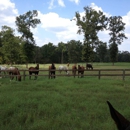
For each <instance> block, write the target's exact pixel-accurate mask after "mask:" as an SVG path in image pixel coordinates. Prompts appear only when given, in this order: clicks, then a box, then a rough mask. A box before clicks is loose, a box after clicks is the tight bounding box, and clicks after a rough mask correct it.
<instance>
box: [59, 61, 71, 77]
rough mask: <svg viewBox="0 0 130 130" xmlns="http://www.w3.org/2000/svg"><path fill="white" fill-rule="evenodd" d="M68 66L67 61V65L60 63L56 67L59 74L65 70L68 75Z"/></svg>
mask: <svg viewBox="0 0 130 130" xmlns="http://www.w3.org/2000/svg"><path fill="white" fill-rule="evenodd" d="M68 67H69V63H68V64H67V66H64V65H60V66H59V68H58V70H59V72H60V74H61V72H62V71H65V72H66V74H67V75H68V74H69V71H68Z"/></svg>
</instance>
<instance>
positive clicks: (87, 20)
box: [75, 7, 107, 62]
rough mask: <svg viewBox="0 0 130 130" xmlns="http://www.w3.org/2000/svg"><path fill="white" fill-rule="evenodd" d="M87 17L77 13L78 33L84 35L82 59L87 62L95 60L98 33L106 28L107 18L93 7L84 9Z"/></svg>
mask: <svg viewBox="0 0 130 130" xmlns="http://www.w3.org/2000/svg"><path fill="white" fill-rule="evenodd" d="M84 11H85V15H84V16H82V17H81V15H80V14H79V12H76V14H75V17H76V19H75V20H76V24H77V26H78V27H79V29H78V31H77V33H78V34H81V33H83V34H84V46H83V52H82V53H83V54H82V56H83V57H82V59H83V60H84V61H86V62H89V61H92V60H93V56H92V55H93V52H94V48H95V46H96V45H97V44H98V36H97V34H98V32H99V31H102V30H103V29H105V28H106V25H107V17H106V16H105V15H104V14H103V12H101V11H98V12H97V11H96V10H94V9H92V8H91V7H84Z"/></svg>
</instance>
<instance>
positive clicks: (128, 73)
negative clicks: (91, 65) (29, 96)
mask: <svg viewBox="0 0 130 130" xmlns="http://www.w3.org/2000/svg"><path fill="white" fill-rule="evenodd" d="M2 71H3V70H1V71H0V77H1V76H7V74H5V75H4V73H2ZM19 71H20V72H23V74H21V76H22V77H23V80H25V77H26V76H29V72H28V71H29V70H23V69H21V70H19ZM55 71H56V72H57V71H60V70H55ZM68 71H71V72H72V69H69V70H68ZM4 72H8V70H7V71H4ZM26 72H28V74H26ZM40 72H48V73H46V74H39V75H38V76H48V77H49V78H50V73H49V70H47V69H39V73H40ZM85 72H86V73H85ZM95 72H97V73H96V74H95ZM103 72H107V73H103ZM110 72H120V73H118V74H115V73H110ZM76 73H78V71H76ZM8 76H9V75H8ZM55 76H73V77H74V78H75V77H76V76H78V77H79V76H80V74H69V75H67V74H56V75H55ZM83 76H97V77H98V79H101V76H121V77H122V79H123V80H125V77H126V76H130V69H94V70H84V75H83Z"/></svg>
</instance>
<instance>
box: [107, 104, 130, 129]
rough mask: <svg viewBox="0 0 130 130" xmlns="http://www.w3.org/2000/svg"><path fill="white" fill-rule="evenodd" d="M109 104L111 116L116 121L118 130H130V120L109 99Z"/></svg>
mask: <svg viewBox="0 0 130 130" xmlns="http://www.w3.org/2000/svg"><path fill="white" fill-rule="evenodd" d="M107 104H108V106H109V110H110V114H111V117H112V118H113V120H114V121H115V123H116V126H117V128H118V130H130V121H128V120H127V119H125V117H124V116H122V115H121V114H120V113H119V112H118V111H117V110H115V108H114V107H113V106H112V105H111V103H110V102H109V101H107Z"/></svg>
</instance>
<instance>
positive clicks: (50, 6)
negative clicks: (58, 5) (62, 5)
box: [48, 0, 55, 9]
mask: <svg viewBox="0 0 130 130" xmlns="http://www.w3.org/2000/svg"><path fill="white" fill-rule="evenodd" d="M54 7H55V6H54V0H51V1H50V3H49V7H48V8H49V9H53V8H54Z"/></svg>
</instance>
